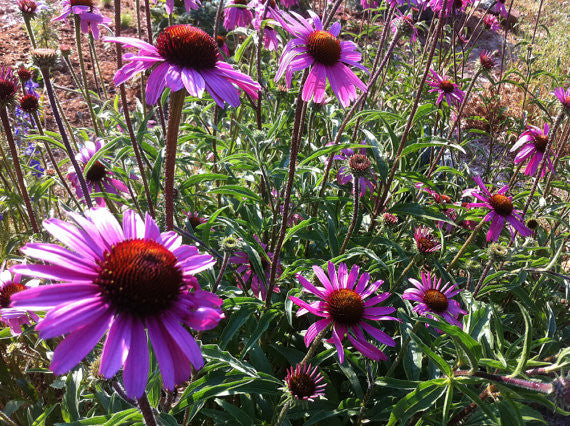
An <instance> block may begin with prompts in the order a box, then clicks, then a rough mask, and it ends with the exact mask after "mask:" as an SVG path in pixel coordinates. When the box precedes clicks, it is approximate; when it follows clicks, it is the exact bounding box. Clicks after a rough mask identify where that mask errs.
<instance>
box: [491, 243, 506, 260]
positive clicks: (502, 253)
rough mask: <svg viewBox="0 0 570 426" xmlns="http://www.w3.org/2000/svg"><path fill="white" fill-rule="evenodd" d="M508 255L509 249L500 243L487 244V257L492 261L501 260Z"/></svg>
mask: <svg viewBox="0 0 570 426" xmlns="http://www.w3.org/2000/svg"><path fill="white" fill-rule="evenodd" d="M508 255H509V249H508V248H507V247H505V246H504V245H502V244H499V243H493V244H491V245H490V246H489V257H490V258H491V259H493V262H502V261H503V260H505V259H506V258H507V257H508Z"/></svg>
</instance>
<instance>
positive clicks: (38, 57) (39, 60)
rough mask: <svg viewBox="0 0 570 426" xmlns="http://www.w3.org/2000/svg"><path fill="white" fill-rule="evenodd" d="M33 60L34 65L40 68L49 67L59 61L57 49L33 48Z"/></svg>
mask: <svg viewBox="0 0 570 426" xmlns="http://www.w3.org/2000/svg"><path fill="white" fill-rule="evenodd" d="M32 60H33V61H34V65H36V66H37V67H38V68H40V69H42V70H43V69H49V68H51V67H53V66H55V64H56V62H57V51H56V50H54V49H44V48H40V49H34V50H32Z"/></svg>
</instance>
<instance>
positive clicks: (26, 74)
mask: <svg viewBox="0 0 570 426" xmlns="http://www.w3.org/2000/svg"><path fill="white" fill-rule="evenodd" d="M17 73H18V77H20V80H22V81H24V82H26V81H28V80H30V79H31V78H32V72H31V71H30V70H29V69H27V68H25V67H23V66H21V67H20V68H18V71H17Z"/></svg>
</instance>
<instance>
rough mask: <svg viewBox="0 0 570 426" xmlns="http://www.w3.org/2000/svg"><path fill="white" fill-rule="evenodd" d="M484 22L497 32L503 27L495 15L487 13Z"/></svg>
mask: <svg viewBox="0 0 570 426" xmlns="http://www.w3.org/2000/svg"><path fill="white" fill-rule="evenodd" d="M483 23H484V24H485V26H486V27H487V28H489V29H490V30H491V31H494V32H496V33H497V32H499V30H500V29H501V25H500V24H499V21H498V20H497V17H496V16H494V15H485V17H484V18H483Z"/></svg>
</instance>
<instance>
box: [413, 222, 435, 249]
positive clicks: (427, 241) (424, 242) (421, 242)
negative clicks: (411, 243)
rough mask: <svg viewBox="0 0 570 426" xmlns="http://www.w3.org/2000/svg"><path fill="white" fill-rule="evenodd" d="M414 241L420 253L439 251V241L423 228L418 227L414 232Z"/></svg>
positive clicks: (427, 229)
mask: <svg viewBox="0 0 570 426" xmlns="http://www.w3.org/2000/svg"><path fill="white" fill-rule="evenodd" d="M414 240H415V241H416V247H417V249H418V251H419V252H420V253H423V254H426V253H433V252H436V251H438V250H441V244H440V242H439V240H438V239H437V238H436V237H435V236H434V235H433V234H432V233H431V231H430V229H429V228H427V227H425V226H418V227H417V228H416V229H415V231H414Z"/></svg>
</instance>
